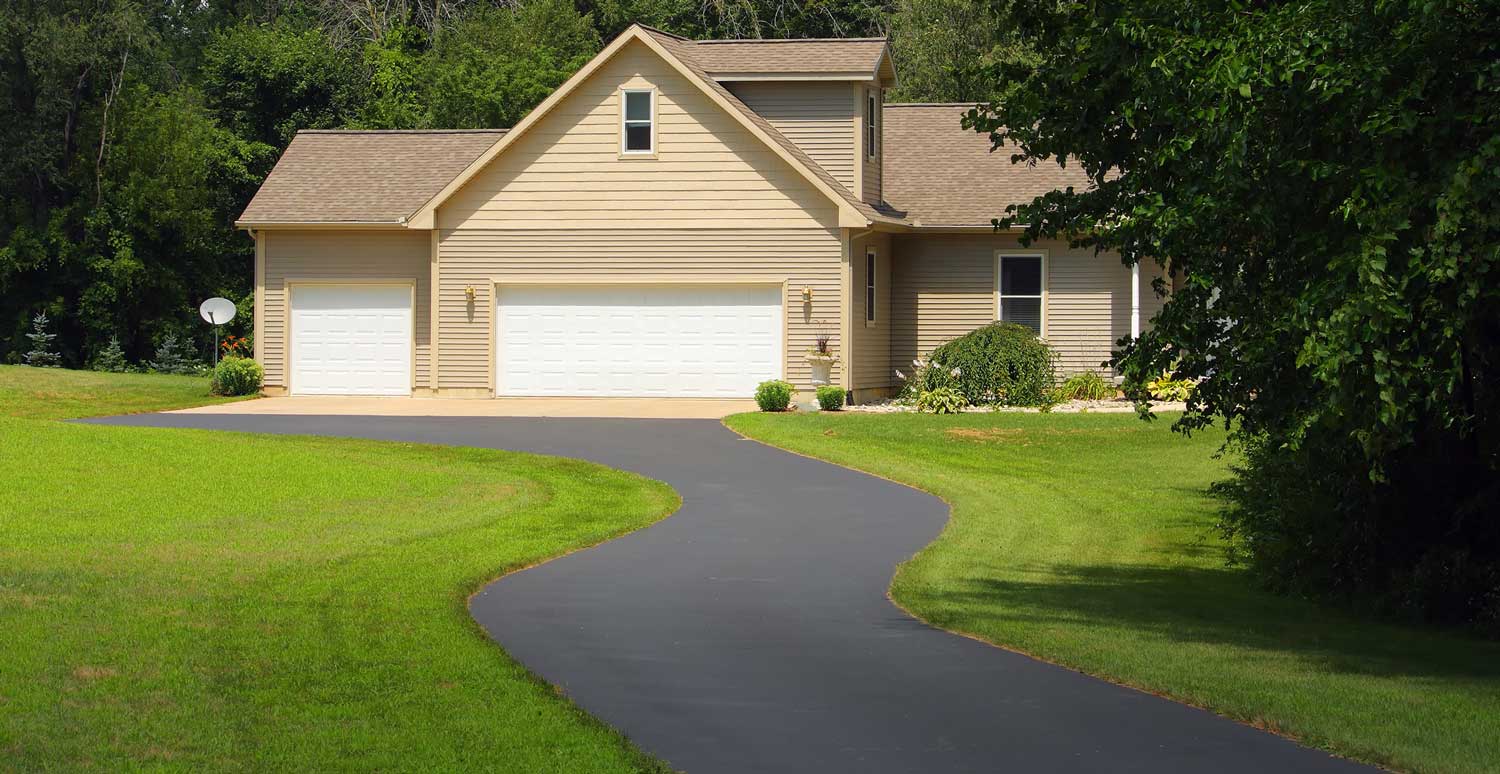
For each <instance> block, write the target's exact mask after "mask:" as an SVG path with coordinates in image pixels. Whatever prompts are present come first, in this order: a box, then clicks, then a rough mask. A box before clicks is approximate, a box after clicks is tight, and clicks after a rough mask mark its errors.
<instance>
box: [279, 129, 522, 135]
mask: <svg viewBox="0 0 1500 774" xmlns="http://www.w3.org/2000/svg"><path fill="white" fill-rule="evenodd" d="M508 131H510V129H298V130H297V134H363V135H370V134H505V133H506V132H508Z"/></svg>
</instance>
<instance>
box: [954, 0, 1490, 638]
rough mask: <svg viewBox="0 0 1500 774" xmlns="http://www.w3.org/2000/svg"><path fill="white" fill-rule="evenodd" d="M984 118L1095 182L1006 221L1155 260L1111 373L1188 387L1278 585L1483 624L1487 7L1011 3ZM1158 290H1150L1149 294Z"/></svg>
mask: <svg viewBox="0 0 1500 774" xmlns="http://www.w3.org/2000/svg"><path fill="white" fill-rule="evenodd" d="M1013 19H1014V22H1015V25H1016V27H1015V28H1016V30H1017V32H1018V34H1019V35H1021V37H1022V39H1023V40H1024V41H1025V42H1026V43H1027V45H1028V46H1029V47H1030V49H1031V50H1032V51H1034V52H1036V57H1037V58H1036V61H1034V62H1032V63H1029V64H1028V65H1027V66H1025V67H1017V66H1013V65H1008V64H1005V63H1002V64H1001V65H999V66H997V67H995V68H993V69H992V72H994V73H995V75H996V82H997V88H1004V89H1006V90H1007V91H1006V94H1007V98H1006V99H1005V100H1004V101H1003V102H1000V103H997V104H995V105H992V106H991V107H990V108H989V109H986V110H984V111H980V112H979V113H977V114H976V115H975V116H974V117H973V118H974V123H975V125H976V126H977V128H979V129H980V130H981V131H989V132H992V133H993V139H995V140H996V141H999V140H1005V141H1006V142H1007V143H1014V144H1016V145H1018V146H1019V147H1020V149H1021V155H1022V156H1023V157H1024V158H1025V159H1026V160H1029V161H1031V162H1033V163H1068V164H1077V165H1081V167H1082V168H1083V169H1084V170H1086V171H1087V172H1088V174H1089V176H1090V178H1091V179H1092V181H1093V188H1092V189H1091V190H1089V191H1072V192H1058V193H1054V194H1050V195H1048V196H1045V197H1042V198H1040V199H1038V200H1036V201H1035V202H1033V203H1031V204H1029V205H1027V206H1023V207H1020V208H1018V209H1016V210H1014V211H1012V212H1010V213H1009V214H1008V216H1007V217H1006V218H1004V219H1002V220H1003V222H1005V223H1007V224H1009V223H1023V224H1026V225H1027V233H1028V235H1029V236H1032V237H1040V236H1050V235H1069V236H1071V237H1073V238H1074V239H1075V240H1076V241H1077V242H1078V243H1080V244H1084V245H1093V246H1096V247H1098V248H1102V249H1108V250H1114V251H1118V253H1119V254H1120V256H1121V257H1122V258H1123V260H1124V261H1125V262H1126V263H1127V264H1133V263H1137V262H1143V261H1153V260H1156V261H1161V262H1163V263H1166V264H1167V265H1169V266H1170V268H1171V270H1172V273H1173V275H1174V276H1175V277H1176V280H1175V284H1176V285H1177V288H1176V290H1175V292H1174V293H1173V294H1172V295H1171V297H1170V300H1169V302H1168V303H1167V304H1166V305H1165V307H1164V308H1163V310H1162V311H1161V313H1160V314H1159V316H1158V317H1157V318H1156V319H1155V321H1154V324H1153V327H1152V328H1151V329H1150V331H1149V332H1147V333H1146V334H1144V335H1143V336H1142V337H1141V338H1140V340H1139V341H1136V342H1122V344H1124V345H1125V346H1124V349H1123V351H1122V352H1121V353H1120V354H1119V363H1120V365H1121V367H1122V368H1123V369H1124V370H1125V372H1126V373H1127V374H1128V375H1130V377H1131V378H1133V379H1134V380H1136V381H1138V382H1140V381H1144V380H1145V379H1148V378H1152V377H1155V376H1157V375H1159V374H1160V373H1161V372H1162V371H1163V370H1164V369H1165V370H1169V371H1171V372H1173V373H1174V374H1175V375H1177V376H1178V377H1187V378H1192V379H1197V380H1201V384H1199V386H1198V387H1197V389H1195V390H1194V391H1193V395H1192V399H1191V400H1190V402H1189V411H1188V413H1187V414H1186V416H1184V417H1183V418H1182V420H1181V421H1180V426H1181V427H1182V428H1183V429H1187V430H1191V429H1192V428H1196V427H1201V426H1203V425H1205V424H1208V423H1210V422H1215V421H1223V422H1225V423H1227V424H1229V425H1230V426H1231V427H1232V428H1233V429H1234V431H1235V438H1236V439H1237V441H1238V442H1239V443H1240V444H1242V445H1243V446H1244V447H1245V448H1246V450H1247V452H1248V454H1247V456H1246V462H1245V466H1244V468H1243V469H1242V470H1241V471H1240V475H1239V477H1238V478H1237V479H1236V481H1235V482H1234V483H1233V484H1232V485H1230V486H1229V487H1228V488H1227V490H1226V491H1227V493H1228V494H1230V495H1231V497H1232V499H1233V505H1232V506H1231V508H1230V511H1229V512H1228V514H1227V519H1226V528H1227V529H1228V530H1229V531H1230V532H1231V534H1233V535H1234V537H1235V538H1236V540H1237V546H1238V547H1239V548H1240V549H1242V550H1243V551H1244V552H1245V557H1246V558H1248V559H1249V560H1250V561H1251V562H1252V563H1253V564H1254V566H1255V567H1256V568H1257V569H1259V570H1260V571H1261V572H1262V573H1263V574H1264V576H1265V577H1266V578H1267V579H1268V580H1270V581H1271V582H1272V583H1274V584H1276V585H1278V586H1281V587H1284V588H1288V589H1293V590H1300V591H1310V592H1328V591H1333V592H1335V593H1339V594H1342V595H1346V596H1361V597H1365V598H1369V597H1375V598H1377V599H1379V600H1381V601H1384V602H1387V603H1390V604H1392V605H1393V606H1397V607H1401V608H1404V609H1408V610H1412V611H1416V612H1420V613H1425V614H1427V615H1430V616H1432V617H1436V618H1443V619H1447V620H1470V621H1473V620H1479V619H1484V618H1486V617H1490V620H1491V621H1492V622H1497V621H1500V508H1497V506H1496V503H1500V475H1497V474H1500V456H1497V455H1500V437H1497V431H1500V426H1497V421H1500V398H1497V391H1496V387H1497V382H1496V379H1497V368H1500V204H1497V203H1500V163H1497V161H1500V159H1497V156H1500V11H1497V8H1496V6H1495V5H1493V4H1489V3H1475V2H1467V1H1465V0H1424V1H1423V2H1414V1H1402V0H1365V1H1363V2H1359V1H1355V0H1306V1H1304V2H1299V3H1254V4H1250V3H1241V2H1234V3H1205V2H1200V1H1199V0H1146V1H1145V2H1140V3H1097V2H1064V3H1056V2H1051V1H1050V0H1049V1H1047V2H1024V3H1018V4H1017V6H1016V8H1015V10H1014V14H1013ZM1158 290H1162V288H1158Z"/></svg>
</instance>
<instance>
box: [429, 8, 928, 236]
mask: <svg viewBox="0 0 1500 774" xmlns="http://www.w3.org/2000/svg"><path fill="white" fill-rule="evenodd" d="M636 40H638V41H640V42H642V43H644V44H645V45H646V46H647V47H648V48H650V49H652V50H653V51H655V52H656V53H657V55H658V56H661V57H662V59H663V60H665V61H666V62H667V63H668V64H670V65H672V66H673V67H674V68H675V69H677V70H678V72H679V73H681V74H682V75H683V77H684V78H686V79H687V80H688V81H689V82H691V83H693V84H694V85H696V86H697V87H698V88H700V89H701V90H702V91H703V93H704V94H706V95H707V96H708V97H709V99H710V100H712V101H714V102H716V103H718V104H719V106H720V107H722V108H724V109H725V111H726V112H728V113H729V114H730V115H731V116H733V117H735V118H737V119H738V120H739V121H740V123H741V124H742V125H744V127H745V128H746V129H747V130H749V132H750V133H751V134H752V135H755V136H756V137H757V138H759V139H760V140H761V141H762V142H764V143H765V144H766V145H767V146H768V147H769V148H770V149H771V150H772V151H773V152H775V153H776V154H777V155H778V156H780V157H781V158H782V159H783V160H784V161H786V162H787V163H788V164H789V165H790V166H791V167H792V168H793V169H794V170H796V171H797V172H799V173H801V174H802V176H803V177H805V178H806V179H807V180H808V182H809V183H811V184H812V185H813V187H814V188H816V189H818V190H819V191H820V192H822V193H823V194H824V195H825V196H827V197H828V198H829V199H831V200H833V202H834V203H835V204H836V205H838V208H839V223H840V225H843V226H850V227H862V226H865V225H868V224H869V223H870V222H872V221H876V220H882V221H888V222H900V221H899V219H897V218H894V217H893V216H892V215H890V214H886V213H882V212H880V211H877V210H876V209H875V208H873V207H871V206H870V205H869V204H866V203H865V202H863V201H861V200H859V199H858V198H856V197H855V196H854V195H853V194H851V193H850V192H849V191H848V190H847V189H845V188H844V187H843V186H842V185H840V184H839V183H838V181H836V180H834V179H833V177H832V176H831V175H829V174H828V172H827V171H826V170H824V169H823V168H822V167H821V166H819V165H818V164H817V163H816V162H814V161H813V160H812V159H811V158H809V157H808V156H807V154H806V153H803V152H802V150H801V149H800V148H798V147H797V146H796V145H795V144H794V143H792V142H791V141H790V140H788V139H787V138H786V137H784V136H783V135H782V134H781V132H779V131H777V130H776V128H775V127H773V126H771V124H770V122H768V121H766V120H765V119H764V118H762V117H760V116H759V115H757V114H756V113H755V111H753V110H751V109H750V108H749V107H747V106H746V105H745V104H744V103H743V102H740V101H739V99H738V98H736V97H735V96H734V95H733V94H731V93H730V92H729V90H728V89H726V88H724V87H723V86H721V85H719V83H718V82H716V81H714V80H713V78H711V77H709V75H708V74H707V73H706V72H704V70H703V69H702V68H701V67H699V66H698V65H697V64H696V62H694V61H692V59H691V53H690V51H689V50H688V49H687V48H686V46H689V45H691V42H690V41H687V40H686V39H684V38H680V37H677V36H675V35H669V34H667V33H665V32H660V31H658V30H653V29H650V28H648V27H644V26H642V25H638V24H637V25H631V27H630V28H629V29H627V30H625V32H623V33H621V34H620V36H619V37H617V38H615V39H614V40H613V41H611V42H610V44H609V45H608V46H605V48H604V50H603V51H601V52H599V54H598V55H596V56H595V57H594V58H593V59H592V60H590V61H589V63H588V64H586V65H584V66H583V68H582V69H581V70H579V71H578V72H577V73H574V74H573V77H571V78H569V79H568V80H567V81H566V82H564V83H563V85H562V86H560V87H558V88H557V90H556V91H554V92H552V94H551V95H550V96H548V97H547V99H545V100H542V102H541V104H539V105H537V106H536V107H535V108H534V109H532V111H531V112H530V113H528V114H527V115H526V117H525V118H523V119H521V121H520V122H519V123H517V124H516V125H515V127H514V128H513V129H511V131H510V132H508V133H507V134H506V135H505V136H504V137H502V138H500V139H499V141H498V142H495V143H494V144H493V145H492V146H490V147H489V148H488V149H486V150H485V151H484V152H483V153H481V154H480V155H479V156H478V158H475V159H474V160H473V161H472V162H470V163H469V165H468V166H467V167H465V168H464V169H463V170H462V171H461V172H460V173H459V174H458V175H456V176H455V177H454V178H453V179H452V180H450V181H449V182H448V183H447V185H445V186H443V188H442V189H441V190H440V191H438V192H437V193H436V194H434V195H433V196H432V197H431V198H429V199H428V200H427V201H426V202H425V203H424V204H422V205H421V207H420V208H419V209H417V210H416V211H415V212H414V213H413V214H412V216H411V218H410V221H409V223H410V225H411V227H413V228H433V226H434V220H435V218H434V214H435V212H436V211H437V208H438V207H439V206H440V205H442V203H443V202H444V201H446V200H447V199H448V198H449V197H450V196H452V195H453V194H454V192H456V191H458V189H460V188H462V187H463V186H464V184H465V183H467V182H468V181H469V180H470V179H472V178H473V177H474V176H475V175H477V174H478V173H479V172H480V171H481V170H483V169H484V168H485V167H486V166H487V165H488V164H489V163H490V161H492V160H493V159H494V158H495V157H496V156H497V155H499V154H500V153H501V152H503V151H504V150H505V149H506V148H507V147H509V146H510V145H511V144H512V143H514V142H516V141H517V140H519V138H520V137H521V136H523V135H524V134H525V133H526V131H527V130H529V129H530V128H531V127H532V126H534V125H535V124H536V123H538V122H539V121H541V119H542V118H543V117H545V116H546V115H547V114H549V113H550V112H551V111H552V109H553V108H555V107H556V106H557V105H558V104H559V103H561V102H562V101H563V99H565V98H566V97H567V96H568V95H569V94H571V93H572V92H573V91H574V90H575V89H577V88H578V87H579V85H580V84H582V83H584V82H585V81H587V80H588V78H589V77H590V76H592V75H593V74H594V72H595V71H596V70H598V69H599V68H600V67H601V66H602V65H603V64H604V63H605V62H607V61H609V60H610V59H611V58H612V57H613V56H614V55H615V54H616V53H618V52H619V51H620V50H621V49H622V48H624V47H625V46H626V45H627V44H629V43H630V42H631V41H636Z"/></svg>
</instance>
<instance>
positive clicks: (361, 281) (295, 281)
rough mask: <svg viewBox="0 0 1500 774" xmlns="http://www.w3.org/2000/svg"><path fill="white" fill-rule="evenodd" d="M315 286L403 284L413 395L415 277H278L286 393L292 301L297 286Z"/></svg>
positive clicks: (291, 387)
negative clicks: (283, 297)
mask: <svg viewBox="0 0 1500 774" xmlns="http://www.w3.org/2000/svg"><path fill="white" fill-rule="evenodd" d="M308 285H315V286H321V287H329V286H333V287H372V286H374V287H404V288H406V289H407V304H408V306H407V308H408V309H410V310H411V315H410V323H411V324H410V328H409V329H408V331H407V335H406V340H407V346H408V347H409V354H408V357H409V358H410V360H408V363H409V364H410V365H411V374H410V377H411V378H410V384H408V385H407V392H408V394H415V393H416V389H417V278H415V277H287V278H285V279H284V280H282V286H283V288H285V290H284V293H283V295H284V296H285V298H286V301H285V304H286V308H285V309H283V310H282V313H283V314H284V315H285V320H284V321H283V324H282V332H281V333H282V341H281V373H282V374H284V376H283V379H284V380H285V381H286V387H285V389H286V394H287V395H296V394H297V386H296V385H295V384H293V383H292V344H293V342H292V309H293V308H294V304H295V303H296V301H295V299H296V291H297V288H298V287H300V286H308Z"/></svg>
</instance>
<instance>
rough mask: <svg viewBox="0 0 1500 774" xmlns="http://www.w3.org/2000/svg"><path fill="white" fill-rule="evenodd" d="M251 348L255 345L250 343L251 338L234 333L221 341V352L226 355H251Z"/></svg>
mask: <svg viewBox="0 0 1500 774" xmlns="http://www.w3.org/2000/svg"><path fill="white" fill-rule="evenodd" d="M251 349H253V347H252V346H251V345H250V339H248V338H245V337H244V336H236V335H234V334H233V333H231V334H229V335H227V336H225V337H224V340H223V341H221V342H219V353H220V354H221V355H223V356H224V357H249V356H250V350H251Z"/></svg>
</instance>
